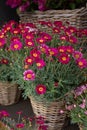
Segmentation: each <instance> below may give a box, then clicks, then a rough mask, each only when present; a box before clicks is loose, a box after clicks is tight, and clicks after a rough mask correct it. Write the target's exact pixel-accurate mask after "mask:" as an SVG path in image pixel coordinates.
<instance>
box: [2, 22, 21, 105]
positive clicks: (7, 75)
mask: <svg viewBox="0 0 87 130" xmlns="http://www.w3.org/2000/svg"><path fill="white" fill-rule="evenodd" d="M8 23H9V26H11V25H10V24H11V23H13V24H17V23H16V22H15V21H10V22H8ZM5 27H6V26H5ZM6 38H7V37H6V36H5V33H4V29H3V28H2V29H1V30H0V104H1V105H11V104H14V103H16V102H18V101H19V99H20V96H21V90H19V88H18V84H17V83H16V77H15V72H14V71H13V67H12V63H11V62H10V61H9V54H8V52H7V50H6V49H7V48H4V49H2V48H3V46H4V45H5V44H6V42H7V41H6Z"/></svg>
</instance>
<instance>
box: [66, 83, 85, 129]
mask: <svg viewBox="0 0 87 130" xmlns="http://www.w3.org/2000/svg"><path fill="white" fill-rule="evenodd" d="M86 104H87V83H85V84H83V85H80V86H78V87H77V88H76V89H75V90H74V91H73V92H72V94H71V96H70V97H69V101H68V104H67V105H66V108H67V110H68V111H69V116H70V117H71V122H72V123H77V124H78V125H79V127H80V130H86V129H87V124H86V120H87V105H86Z"/></svg>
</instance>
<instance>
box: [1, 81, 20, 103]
mask: <svg viewBox="0 0 87 130" xmlns="http://www.w3.org/2000/svg"><path fill="white" fill-rule="evenodd" d="M20 96H21V90H19V89H18V85H17V84H11V83H9V82H0V104H1V105H11V104H14V103H17V102H18V101H19V98H20Z"/></svg>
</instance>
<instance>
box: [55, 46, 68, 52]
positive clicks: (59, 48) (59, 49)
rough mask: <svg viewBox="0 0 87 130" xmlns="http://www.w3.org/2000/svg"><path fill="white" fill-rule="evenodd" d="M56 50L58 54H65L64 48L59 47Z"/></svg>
mask: <svg viewBox="0 0 87 130" xmlns="http://www.w3.org/2000/svg"><path fill="white" fill-rule="evenodd" d="M57 49H58V52H59V53H64V52H66V46H59V47H58V48H57Z"/></svg>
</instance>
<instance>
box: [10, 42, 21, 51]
mask: <svg viewBox="0 0 87 130" xmlns="http://www.w3.org/2000/svg"><path fill="white" fill-rule="evenodd" d="M21 48H22V43H21V42H20V41H14V42H12V43H11V44H10V49H11V50H12V51H16V50H21Z"/></svg>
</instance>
